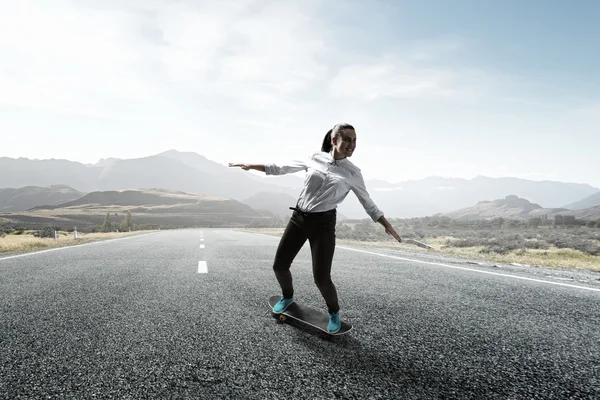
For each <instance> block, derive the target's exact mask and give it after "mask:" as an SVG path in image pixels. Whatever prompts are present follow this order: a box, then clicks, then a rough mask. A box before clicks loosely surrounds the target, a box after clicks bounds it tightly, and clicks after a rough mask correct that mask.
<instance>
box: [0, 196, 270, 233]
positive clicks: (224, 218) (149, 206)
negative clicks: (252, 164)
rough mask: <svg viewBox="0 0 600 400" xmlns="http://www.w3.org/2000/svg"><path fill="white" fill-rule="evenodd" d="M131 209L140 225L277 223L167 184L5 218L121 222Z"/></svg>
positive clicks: (38, 222)
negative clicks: (171, 189)
mask: <svg viewBox="0 0 600 400" xmlns="http://www.w3.org/2000/svg"><path fill="white" fill-rule="evenodd" d="M127 212H129V213H131V216H132V221H133V223H135V224H154V225H160V226H172V227H179V226H194V225H201V226H207V225H208V226H210V225H212V226H244V225H248V224H253V223H256V224H257V225H258V224H262V225H267V226H268V225H269V224H273V223H274V219H273V214H272V213H269V212H267V211H261V210H255V209H253V208H252V207H250V206H248V205H247V204H243V203H240V202H239V201H236V200H232V199H227V198H219V197H214V196H204V195H198V194H189V193H183V192H174V191H167V190H164V189H143V190H142V189H136V190H118V191H117V190H111V191H98V192H91V193H88V194H86V195H84V196H82V197H80V198H78V199H75V200H72V201H68V202H65V203H61V204H56V205H43V206H37V207H34V208H32V209H30V210H27V211H23V212H16V213H9V214H2V213H0V219H1V220H3V221H4V222H5V223H12V224H17V225H25V226H36V227H39V226H43V225H45V224H51V225H54V226H60V227H62V228H63V229H70V228H73V227H75V226H77V227H79V228H89V227H91V226H93V225H101V224H102V223H103V222H104V219H105V217H106V215H107V214H109V216H110V219H111V222H117V223H119V222H122V221H123V219H124V218H125V215H126V213H127Z"/></svg>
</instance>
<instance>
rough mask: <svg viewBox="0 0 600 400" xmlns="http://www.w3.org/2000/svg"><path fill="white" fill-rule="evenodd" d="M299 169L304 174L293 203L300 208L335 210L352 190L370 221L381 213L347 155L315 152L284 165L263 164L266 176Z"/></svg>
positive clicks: (311, 210) (310, 210)
mask: <svg viewBox="0 0 600 400" xmlns="http://www.w3.org/2000/svg"><path fill="white" fill-rule="evenodd" d="M302 170H305V171H306V177H305V179H304V187H303V188H302V191H301V192H300V195H299V198H298V203H297V204H296V207H298V208H299V209H300V210H302V211H304V212H319V211H329V210H332V209H335V208H337V205H338V204H340V203H341V202H342V201H343V200H344V199H345V198H346V196H347V195H348V193H349V192H350V190H352V191H353V192H354V194H355V195H356V197H357V198H358V200H359V201H360V203H361V204H362V206H363V207H364V209H365V211H366V212H367V214H368V215H369V216H370V217H371V219H372V220H373V221H374V222H377V220H378V219H379V218H380V217H382V216H383V212H382V211H381V210H380V209H379V208H377V206H376V205H375V203H374V202H373V200H372V199H371V197H370V196H369V193H368V192H367V188H366V187H365V181H364V179H363V176H362V173H361V171H360V168H358V167H357V166H356V165H354V164H353V163H352V162H350V160H348V158H344V159H341V160H336V159H334V158H333V156H332V155H331V154H329V153H325V152H318V153H314V154H312V155H311V156H310V157H309V158H308V159H307V160H294V161H293V162H291V163H289V164H285V165H276V164H274V163H269V164H265V173H266V174H267V175H285V174H289V173H294V172H298V171H302Z"/></svg>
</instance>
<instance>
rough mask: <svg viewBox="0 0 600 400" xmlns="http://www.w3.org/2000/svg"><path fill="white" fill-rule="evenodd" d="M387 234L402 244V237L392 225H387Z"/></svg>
mask: <svg viewBox="0 0 600 400" xmlns="http://www.w3.org/2000/svg"><path fill="white" fill-rule="evenodd" d="M385 233H387V234H388V235H392V236H393V237H394V238H395V239H396V240H397V241H398V242H400V243H402V238H401V237H400V235H398V233H397V232H396V230H395V229H394V227H393V226H392V225H387V226H386V227H385Z"/></svg>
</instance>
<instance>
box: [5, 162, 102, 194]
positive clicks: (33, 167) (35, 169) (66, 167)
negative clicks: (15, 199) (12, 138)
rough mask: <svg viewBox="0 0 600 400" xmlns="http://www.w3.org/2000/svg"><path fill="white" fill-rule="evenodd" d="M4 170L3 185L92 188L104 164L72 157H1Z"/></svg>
mask: <svg viewBox="0 0 600 400" xmlns="http://www.w3.org/2000/svg"><path fill="white" fill-rule="evenodd" d="M0 171H2V174H0V188H20V187H23V186H52V185H67V186H70V187H72V188H74V189H75V190H79V191H82V192H91V191H93V190H96V176H97V175H98V174H99V173H100V172H101V171H102V168H101V167H95V166H86V165H84V164H82V163H79V162H74V161H68V160H56V159H49V160H30V159H28V158H22V157H21V158H9V157H0Z"/></svg>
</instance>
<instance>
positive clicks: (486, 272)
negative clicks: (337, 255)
mask: <svg viewBox="0 0 600 400" xmlns="http://www.w3.org/2000/svg"><path fill="white" fill-rule="evenodd" d="M335 247H337V248H340V249H344V250H350V251H356V252H359V253H366V254H372V255H376V256H380V257H387V258H394V259H396V260H404V261H411V262H417V263H421V264H430V265H439V266H440V267H446V268H454V269H462V270H465V271H472V272H479V273H482V274H489V275H499V276H505V277H507V278H515V279H523V280H526V281H532V282H540V283H549V284H551V285H558V286H568V287H572V288H577V289H584V290H591V291H594V292H600V289H596V288H590V287H586V286H578V285H569V284H568V283H560V282H551V281H545V280H543V279H535V278H527V277H524V276H518V275H510V274H501V273H498V272H491V271H482V270H480V269H473V268H466V267H459V266H456V265H448V264H443V263H437V262H432V261H422V260H413V259H411V258H405V257H398V256H392V255H388V254H381V253H375V252H373V251H366V250H359V249H353V248H351V247H343V246H335Z"/></svg>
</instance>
